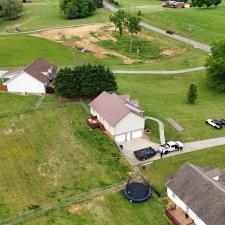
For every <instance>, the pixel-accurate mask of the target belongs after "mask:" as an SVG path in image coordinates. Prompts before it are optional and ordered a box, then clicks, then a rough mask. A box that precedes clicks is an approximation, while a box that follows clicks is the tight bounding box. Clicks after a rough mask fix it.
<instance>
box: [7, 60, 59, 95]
mask: <svg viewBox="0 0 225 225" xmlns="http://www.w3.org/2000/svg"><path fill="white" fill-rule="evenodd" d="M56 72H57V67H56V66H55V65H51V64H49V63H48V62H47V61H45V60H44V59H38V60H36V61H35V62H33V63H32V64H31V65H29V66H27V67H25V68H23V69H18V70H15V71H11V72H7V73H6V74H4V75H3V77H4V78H7V79H8V80H7V81H6V82H5V83H4V85H5V86H7V91H8V92H13V93H31V94H46V92H47V87H50V86H51V83H52V81H53V79H54V77H55V75H56Z"/></svg>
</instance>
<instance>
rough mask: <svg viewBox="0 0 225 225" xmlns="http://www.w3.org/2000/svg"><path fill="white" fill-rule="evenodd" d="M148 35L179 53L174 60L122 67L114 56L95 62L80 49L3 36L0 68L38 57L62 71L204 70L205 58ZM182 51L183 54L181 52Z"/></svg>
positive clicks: (165, 58) (8, 67) (44, 41)
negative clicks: (94, 67) (88, 67)
mask: <svg viewBox="0 0 225 225" xmlns="http://www.w3.org/2000/svg"><path fill="white" fill-rule="evenodd" d="M147 35H149V36H151V37H153V38H154V39H156V40H160V43H162V44H160V47H161V48H169V49H171V50H174V51H175V52H176V51H180V52H179V53H177V54H176V55H174V56H168V57H166V56H164V57H160V58H159V59H157V60H155V61H154V62H152V63H150V64H143V63H142V64H132V65H126V64H123V63H122V61H121V59H119V58H117V57H113V56H107V57H106V58H103V59H102V58H96V57H94V56H93V55H92V54H90V53H82V52H80V51H79V50H77V49H74V48H71V47H66V46H62V45H61V44H58V43H54V42H52V41H49V40H45V39H41V38H37V37H32V36H28V35H6V36H0V49H1V54H0V68H1V69H12V68H18V67H22V66H25V65H28V64H30V63H32V62H33V61H34V60H36V59H37V58H39V57H43V58H45V59H46V60H49V61H50V62H51V63H54V64H57V65H58V66H59V67H63V66H76V65H81V64H87V63H93V64H103V65H105V66H109V67H110V68H112V69H120V70H121V69H126V70H127V69H140V70H143V69H156V70H166V69H172V70H173V69H184V68H189V67H195V66H202V65H203V64H204V63H205V58H206V54H205V53H203V52H201V51H199V50H197V49H193V48H192V49H191V50H190V51H189V52H188V51H187V49H186V46H185V45H183V44H182V43H179V42H176V41H171V42H170V43H167V42H168V39H167V38H165V37H162V36H160V35H158V34H155V33H153V32H147ZM179 49H180V50H179Z"/></svg>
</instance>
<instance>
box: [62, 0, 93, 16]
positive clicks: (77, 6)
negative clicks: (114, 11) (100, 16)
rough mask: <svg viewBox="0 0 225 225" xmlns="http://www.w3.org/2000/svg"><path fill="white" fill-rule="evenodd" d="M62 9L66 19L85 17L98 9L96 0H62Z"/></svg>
mask: <svg viewBox="0 0 225 225" xmlns="http://www.w3.org/2000/svg"><path fill="white" fill-rule="evenodd" d="M60 9H61V10H62V12H63V13H64V16H65V18H66V19H77V18H83V17H87V16H89V15H91V14H92V13H93V12H94V11H95V10H96V2H95V0H60Z"/></svg>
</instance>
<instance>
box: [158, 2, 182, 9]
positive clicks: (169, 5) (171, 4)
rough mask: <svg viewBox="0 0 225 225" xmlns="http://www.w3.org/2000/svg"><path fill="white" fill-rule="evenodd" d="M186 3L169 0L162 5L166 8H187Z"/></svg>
mask: <svg viewBox="0 0 225 225" xmlns="http://www.w3.org/2000/svg"><path fill="white" fill-rule="evenodd" d="M185 5H186V4H185V3H184V2H176V1H167V2H165V3H163V5H162V6H163V7H166V8H185Z"/></svg>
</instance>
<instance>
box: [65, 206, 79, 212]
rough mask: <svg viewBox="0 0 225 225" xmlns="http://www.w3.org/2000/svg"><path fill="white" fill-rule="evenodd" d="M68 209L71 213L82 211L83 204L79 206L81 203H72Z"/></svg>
mask: <svg viewBox="0 0 225 225" xmlns="http://www.w3.org/2000/svg"><path fill="white" fill-rule="evenodd" d="M68 211H69V212H70V213H79V212H80V211H81V206H79V205H72V206H71V207H70V208H69V209H68Z"/></svg>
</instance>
